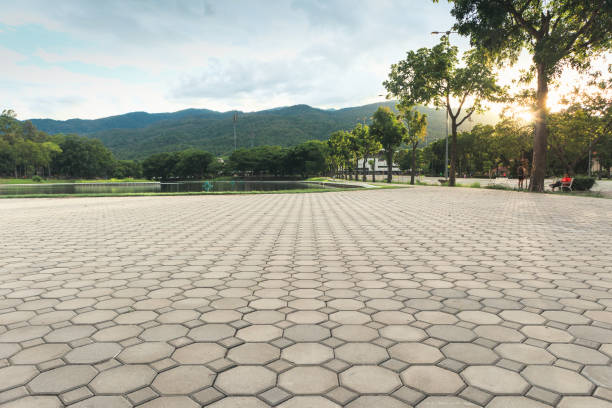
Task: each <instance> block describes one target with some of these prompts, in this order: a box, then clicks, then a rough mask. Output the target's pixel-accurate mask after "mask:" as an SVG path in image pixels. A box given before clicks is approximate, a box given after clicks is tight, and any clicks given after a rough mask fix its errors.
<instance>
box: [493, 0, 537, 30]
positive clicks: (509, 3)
mask: <svg viewBox="0 0 612 408" xmlns="http://www.w3.org/2000/svg"><path fill="white" fill-rule="evenodd" d="M501 4H502V5H503V6H504V7H505V8H506V10H507V11H509V12H510V14H512V16H513V17H514V19H515V20H516V22H517V23H519V24H520V25H522V26H523V27H524V28H525V29H526V30H527V31H529V34H531V35H532V36H534V37H536V38H540V34H539V32H538V30H536V29H535V27H534V26H533V25H532V24H530V23H529V22H528V21H527V20H525V18H524V17H523V15H522V13H519V12H518V11H517V10H516V8H515V7H514V2H513V1H512V0H510V1H503V2H501Z"/></svg>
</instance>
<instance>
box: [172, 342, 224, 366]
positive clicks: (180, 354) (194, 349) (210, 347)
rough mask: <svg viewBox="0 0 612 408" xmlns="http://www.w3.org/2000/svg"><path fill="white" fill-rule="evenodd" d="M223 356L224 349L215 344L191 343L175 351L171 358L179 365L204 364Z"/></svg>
mask: <svg viewBox="0 0 612 408" xmlns="http://www.w3.org/2000/svg"><path fill="white" fill-rule="evenodd" d="M223 356H225V348H224V347H221V346H220V345H218V344H217V343H193V344H190V345H188V346H185V347H181V348H179V349H176V351H175V352H174V354H172V358H173V359H174V360H175V361H176V362H177V363H180V364H206V363H208V362H210V361H214V360H217V359H219V358H222V357H223Z"/></svg>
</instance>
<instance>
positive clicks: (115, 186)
mask: <svg viewBox="0 0 612 408" xmlns="http://www.w3.org/2000/svg"><path fill="white" fill-rule="evenodd" d="M333 187H338V186H334V185H333V184H329V183H319V182H304V181H239V180H236V181H206V180H205V181H178V182H163V183H156V182H150V183H49V184H44V183H41V184H2V185H0V195H30V194H31V195H35V194H36V195H39V194H49V195H53V194H120V193H184V192H211V193H212V192H218V191H221V192H222V191H279V190H305V189H320V188H333ZM342 187H345V186H342ZM346 187H348V186H346Z"/></svg>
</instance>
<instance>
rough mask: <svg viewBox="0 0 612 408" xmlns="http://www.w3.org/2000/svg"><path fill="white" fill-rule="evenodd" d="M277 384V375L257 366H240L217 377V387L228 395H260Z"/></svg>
mask: <svg viewBox="0 0 612 408" xmlns="http://www.w3.org/2000/svg"><path fill="white" fill-rule="evenodd" d="M275 383H276V374H275V373H274V372H273V371H271V370H269V369H267V368H265V367H257V366H239V367H235V368H232V369H230V370H227V371H224V372H222V373H221V374H219V375H218V376H217V379H216V380H215V387H217V388H218V389H220V390H221V391H223V392H224V393H225V394H228V395H254V394H259V393H261V392H263V391H265V390H267V389H268V388H272V387H273V386H274V384H275Z"/></svg>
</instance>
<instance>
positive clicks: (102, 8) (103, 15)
mask: <svg viewBox="0 0 612 408" xmlns="http://www.w3.org/2000/svg"><path fill="white" fill-rule="evenodd" d="M449 10H450V6H449V5H448V4H447V3H446V2H444V1H443V2H439V3H437V4H434V3H433V2H430V1H424V0H408V1H406V0H397V1H395V0H371V1H367V0H274V1H273V0H260V1H240V0H225V1H214V0H193V1H179V0H174V1H172V0H164V1H158V2H156V1H149V0H147V1H144V0H143V1H128V0H105V1H93V0H76V1H71V0H62V1H48V0H41V1H38V0H20V1H14V2H4V3H3V5H2V12H1V13H0V61H2V63H1V64H0V94H1V95H2V97H1V99H0V100H1V101H2V102H1V104H0V109H13V110H14V111H15V112H16V113H17V115H18V118H20V119H26V118H43V117H49V118H53V119H69V118H74V117H79V118H89V119H91V118H98V117H104V116H109V115H116V114H122V113H125V112H131V111H147V112H169V111H176V110H180V109H186V108H206V109H213V110H219V111H227V110H232V109H239V110H243V111H256V110H262V109H269V108H273V107H278V106H289V105H295V104H302V103H304V104H308V105H311V106H315V107H320V108H341V107H346V106H357V105H361V104H366V103H372V102H377V101H381V100H383V99H384V98H383V97H380V96H378V95H380V94H383V93H385V89H384V88H383V86H382V82H383V81H384V80H385V79H386V77H387V74H388V71H389V67H390V65H391V64H392V63H394V62H397V61H399V60H400V59H402V58H403V57H404V56H405V53H406V52H407V51H408V50H411V49H418V48H420V47H431V46H433V45H434V44H436V43H437V41H438V38H437V37H436V36H434V35H431V34H430V32H431V31H434V30H446V29H449V28H450V27H451V26H452V24H453V19H452V17H451V16H450V13H449ZM452 41H453V43H454V44H455V45H458V46H460V47H461V48H462V49H465V48H467V45H468V41H467V39H465V38H459V37H457V36H455V38H453V39H452Z"/></svg>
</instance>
